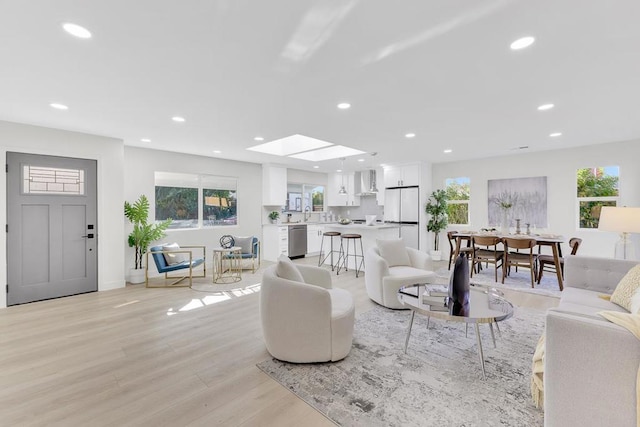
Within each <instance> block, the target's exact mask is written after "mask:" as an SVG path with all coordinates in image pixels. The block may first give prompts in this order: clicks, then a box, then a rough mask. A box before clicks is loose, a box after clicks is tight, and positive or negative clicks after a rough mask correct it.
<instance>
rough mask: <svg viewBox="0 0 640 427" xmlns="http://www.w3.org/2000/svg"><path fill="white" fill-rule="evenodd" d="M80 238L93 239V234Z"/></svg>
mask: <svg viewBox="0 0 640 427" xmlns="http://www.w3.org/2000/svg"><path fill="white" fill-rule="evenodd" d="M80 237H86V238H87V239H93V233H89V234H87V235H86V236H80Z"/></svg>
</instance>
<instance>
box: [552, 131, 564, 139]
mask: <svg viewBox="0 0 640 427" xmlns="http://www.w3.org/2000/svg"><path fill="white" fill-rule="evenodd" d="M549 136H550V137H551V138H555V137H556V136H562V132H554V133H550V134H549Z"/></svg>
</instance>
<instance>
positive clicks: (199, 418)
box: [0, 257, 557, 426]
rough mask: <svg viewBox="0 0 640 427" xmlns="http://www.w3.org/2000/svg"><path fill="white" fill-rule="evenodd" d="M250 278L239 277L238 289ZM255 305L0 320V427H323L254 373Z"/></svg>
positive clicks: (185, 300) (46, 305)
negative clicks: (215, 426) (131, 426)
mask: <svg viewBox="0 0 640 427" xmlns="http://www.w3.org/2000/svg"><path fill="white" fill-rule="evenodd" d="M298 262H303V263H311V264H312V263H314V262H317V258H316V257H313V258H307V259H306V260H299V261H298ZM262 268H263V269H264V268H265V263H263V265H262ZM434 268H437V266H434ZM260 277H261V274H260V271H258V272H256V274H251V272H250V271H245V272H244V273H243V281H242V282H241V283H240V284H241V285H253V284H257V283H259V282H260ZM333 277H334V286H336V287H340V288H344V289H347V290H349V291H350V292H351V293H352V294H353V295H354V298H355V301H356V316H357V315H358V314H359V313H362V312H364V311H366V310H369V309H370V308H371V307H373V305H374V303H373V302H371V301H370V300H369V298H368V297H367V295H366V292H365V289H364V278H363V275H361V276H360V278H358V279H356V278H355V274H354V272H353V271H349V272H347V273H341V274H340V275H339V276H335V275H334V276H333ZM201 280H206V279H201ZM208 280H210V278H209V279H208ZM207 283H208V282H207ZM506 296H507V297H508V298H510V299H511V300H512V301H513V302H514V303H515V304H518V305H528V306H534V307H539V308H546V307H550V306H553V305H555V304H557V300H556V299H554V298H549V297H543V296H538V295H532V294H520V293H517V292H509V293H507V295H506ZM258 300H259V293H258V291H257V289H256V288H251V287H249V288H247V289H246V290H245V291H244V292H236V293H235V294H234V293H226V294H225V295H215V294H212V293H203V292H197V291H194V290H191V289H189V288H175V289H146V288H145V287H144V285H129V286H127V287H126V288H124V289H117V290H112V291H106V292H99V293H91V294H84V295H78V296H73V297H68V298H61V299H56V300H51V301H44V302H38V303H32V304H26V305H22V306H15V307H9V308H7V309H3V310H0V329H1V331H2V333H1V335H0V425H2V426H5V425H6V426H17V425H28V426H32V425H33V426H54V425H60V426H107V425H113V426H124V425H135V426H147V425H148V426H162V425H171V426H211V425H229V426H258V425H260V426H299V425H305V426H331V425H333V423H331V422H330V421H328V420H327V419H326V418H324V417H323V416H322V415H321V414H319V413H318V412H316V411H315V410H314V409H313V408H311V407H310V406H308V405H307V404H306V403H304V402H303V401H302V400H300V399H298V398H297V397H295V396H294V395H293V394H292V393H291V392H289V391H288V390H287V389H285V388H284V387H282V386H280V385H279V384H278V383H277V382H275V381H273V380H272V379H271V378H270V377H268V376H267V375H265V374H263V373H262V372H261V371H260V370H259V369H258V368H256V366H255V365H256V363H259V362H261V361H263V360H265V359H267V358H268V357H269V354H268V353H267V351H266V349H265V347H264V344H263V341H262V332H261V328H260V318H259V312H258Z"/></svg>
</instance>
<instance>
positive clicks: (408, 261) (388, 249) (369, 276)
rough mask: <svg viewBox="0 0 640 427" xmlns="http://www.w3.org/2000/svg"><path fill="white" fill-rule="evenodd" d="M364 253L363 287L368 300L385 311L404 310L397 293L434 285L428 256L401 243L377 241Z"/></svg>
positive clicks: (400, 241)
mask: <svg viewBox="0 0 640 427" xmlns="http://www.w3.org/2000/svg"><path fill="white" fill-rule="evenodd" d="M377 245H378V246H377V247H372V248H369V249H368V250H367V251H366V253H365V256H364V257H365V258H364V259H365V261H364V283H365V286H366V288H367V294H368V295H369V298H371V299H372V300H373V301H375V302H377V303H378V304H380V305H382V306H385V307H388V308H406V307H405V306H404V305H402V303H400V301H398V289H400V288H401V287H402V286H406V285H413V284H415V283H433V282H434V281H435V279H436V275H435V273H434V272H432V271H429V270H428V265H427V264H428V261H429V259H430V258H429V255H427V254H426V253H424V252H420V251H419V250H417V249H413V248H407V247H405V246H404V242H403V241H402V239H392V240H377Z"/></svg>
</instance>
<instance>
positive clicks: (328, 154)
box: [289, 145, 365, 162]
mask: <svg viewBox="0 0 640 427" xmlns="http://www.w3.org/2000/svg"><path fill="white" fill-rule="evenodd" d="M364 153H365V152H364V151H360V150H356V149H355V148H349V147H345V146H344V145H334V146H331V147H327V148H322V149H320V150H314V151H308V152H306V153H299V154H294V155H291V156H289V157H293V158H295V159H302V160H309V161H312V162H321V161H322V160H329V159H338V158H340V157H349V156H355V155H357V154H364Z"/></svg>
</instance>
